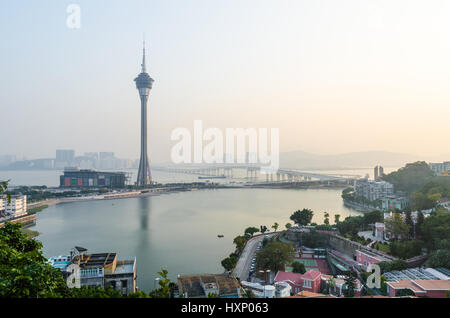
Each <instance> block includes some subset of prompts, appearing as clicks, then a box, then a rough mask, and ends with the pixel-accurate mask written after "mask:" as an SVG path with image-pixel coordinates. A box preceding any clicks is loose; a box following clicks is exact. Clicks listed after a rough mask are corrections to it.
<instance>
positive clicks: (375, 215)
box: [363, 211, 384, 225]
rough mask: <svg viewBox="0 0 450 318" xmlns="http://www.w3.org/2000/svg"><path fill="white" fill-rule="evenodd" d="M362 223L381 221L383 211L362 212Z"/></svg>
mask: <svg viewBox="0 0 450 318" xmlns="http://www.w3.org/2000/svg"><path fill="white" fill-rule="evenodd" d="M363 219H364V225H369V224H375V223H377V222H383V220H384V213H383V212H381V211H372V212H367V213H364V216H363Z"/></svg>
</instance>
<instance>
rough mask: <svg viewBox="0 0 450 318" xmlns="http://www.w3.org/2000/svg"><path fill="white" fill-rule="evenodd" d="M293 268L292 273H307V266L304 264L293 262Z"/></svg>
mask: <svg viewBox="0 0 450 318" xmlns="http://www.w3.org/2000/svg"><path fill="white" fill-rule="evenodd" d="M291 266H292V272H294V273H298V274H304V273H306V268H305V264H303V263H300V262H293V263H292V264H291Z"/></svg>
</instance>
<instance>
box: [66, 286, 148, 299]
mask: <svg viewBox="0 0 450 318" xmlns="http://www.w3.org/2000/svg"><path fill="white" fill-rule="evenodd" d="M143 294H145V293H143V292H141V293H139V294H136V295H134V296H133V298H137V296H140V297H142V296H143ZM70 297H72V298H122V297H123V296H122V294H121V293H120V291H118V290H116V289H113V288H111V286H108V287H106V288H101V287H99V286H95V287H94V286H81V287H80V288H72V289H71V290H70ZM140 297H139V298H140Z"/></svg>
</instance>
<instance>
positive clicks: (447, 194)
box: [410, 177, 450, 211]
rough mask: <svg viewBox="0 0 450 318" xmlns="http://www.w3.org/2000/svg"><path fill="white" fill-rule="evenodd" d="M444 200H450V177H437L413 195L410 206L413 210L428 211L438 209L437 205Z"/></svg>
mask: <svg viewBox="0 0 450 318" xmlns="http://www.w3.org/2000/svg"><path fill="white" fill-rule="evenodd" d="M442 198H450V178H449V177H435V178H433V180H432V181H430V182H428V183H426V184H425V185H424V186H423V187H422V188H421V189H420V190H418V191H417V192H414V193H413V194H412V195H411V200H410V206H411V209H412V210H419V211H420V210H428V209H431V208H434V207H436V203H437V202H438V201H439V200H440V199H442Z"/></svg>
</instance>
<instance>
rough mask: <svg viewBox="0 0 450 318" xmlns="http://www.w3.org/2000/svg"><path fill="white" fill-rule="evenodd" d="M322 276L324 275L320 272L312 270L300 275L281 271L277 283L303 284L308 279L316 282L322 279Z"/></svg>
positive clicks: (276, 279)
mask: <svg viewBox="0 0 450 318" xmlns="http://www.w3.org/2000/svg"><path fill="white" fill-rule="evenodd" d="M320 275H322V273H321V272H319V271H315V270H310V271H307V272H306V273H305V274H298V273H289V272H282V271H279V272H278V273H277V276H275V281H276V282H282V281H288V280H289V281H291V282H293V283H295V284H301V283H302V280H303V279H307V280H313V281H314V280H316V279H317V278H319V277H320Z"/></svg>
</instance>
